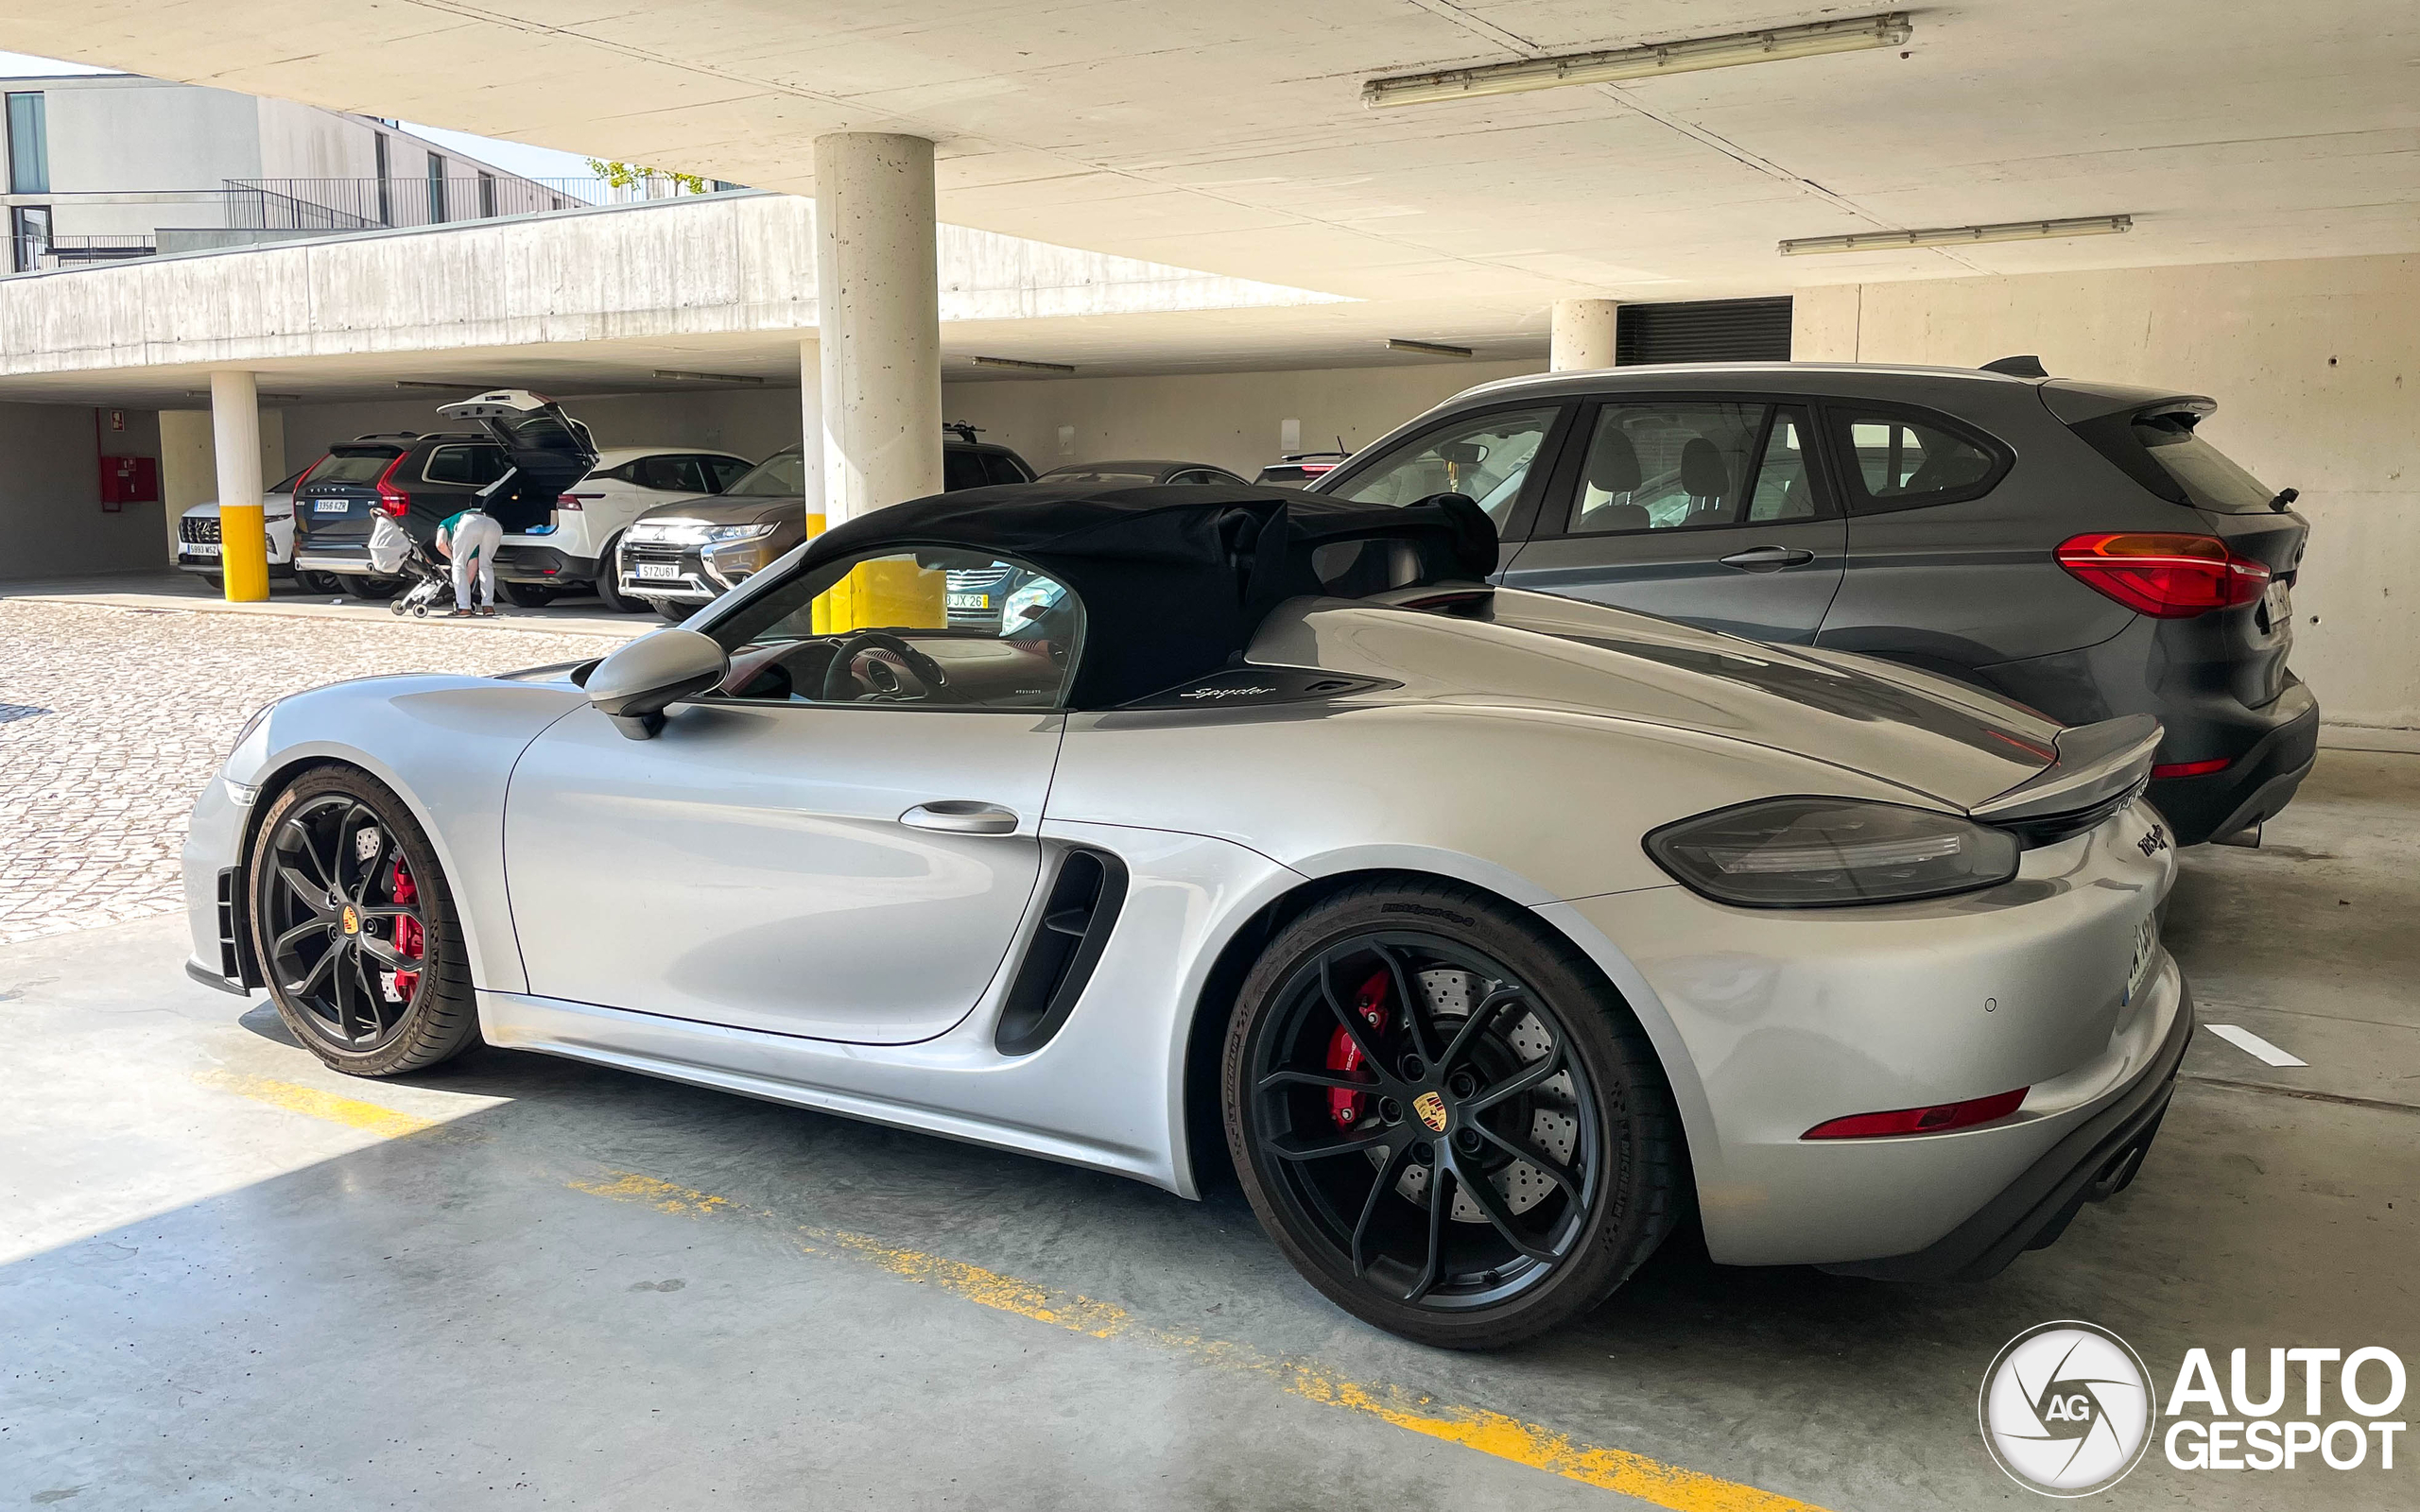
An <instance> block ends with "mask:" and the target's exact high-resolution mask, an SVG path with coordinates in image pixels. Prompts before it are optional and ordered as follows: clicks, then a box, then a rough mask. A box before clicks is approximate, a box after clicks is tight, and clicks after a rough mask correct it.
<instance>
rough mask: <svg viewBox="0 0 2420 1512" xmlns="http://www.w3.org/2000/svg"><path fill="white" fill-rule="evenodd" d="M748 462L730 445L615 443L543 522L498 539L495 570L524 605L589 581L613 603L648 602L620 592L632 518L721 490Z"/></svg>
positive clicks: (623, 606) (621, 606)
mask: <svg viewBox="0 0 2420 1512" xmlns="http://www.w3.org/2000/svg"><path fill="white" fill-rule="evenodd" d="M753 465H754V464H752V463H751V462H750V461H749V460H748V459H747V458H746V457H744V456H734V455H732V454H730V453H729V452H710V451H703V450H700V449H698V448H695V447H683V448H678V449H676V448H672V447H664V446H614V447H607V448H604V449H602V450H601V451H599V452H598V453H597V456H596V466H595V467H593V468H591V469H589V472H588V475H587V476H586V477H584V478H582V479H580V481H579V482H578V483H577V484H574V485H573V486H572V487H571V488H569V489H567V490H564V491H563V494H562V497H561V498H560V499H558V500H557V501H556V503H555V512H554V517H553V519H552V520H551V521H550V522H549V523H548V524H545V525H544V526H542V527H540V528H538V529H536V530H527V531H518V532H515V533H513V534H510V535H508V536H506V537H505V538H504V540H503V542H502V543H501V546H500V548H499V549H498V550H497V552H496V558H495V569H496V576H497V577H499V578H500V579H502V580H503V585H504V593H505V596H506V597H508V598H510V599H511V600H512V602H514V603H515V604H519V605H521V606H522V607H524V608H525V609H533V608H535V607H537V606H538V605H541V604H544V603H546V602H548V601H549V600H551V599H553V598H554V597H555V596H556V595H557V594H559V593H573V592H579V591H580V590H582V589H584V588H586V587H587V586H589V585H592V584H593V585H594V586H595V588H596V596H597V597H598V598H600V599H603V600H604V601H605V607H606V608H608V609H613V610H645V609H647V608H648V605H647V604H646V603H644V602H643V601H641V600H639V599H636V598H631V597H629V596H627V595H625V594H623V593H621V592H619V590H618V587H617V585H616V584H615V583H614V569H613V562H614V550H615V548H616V547H617V546H618V545H619V544H620V542H621V538H622V532H623V531H625V530H627V529H628V528H630V524H631V521H633V520H635V519H637V518H638V517H639V516H640V515H642V514H644V513H646V512H647V511H648V510H649V509H652V508H654V507H656V506H657V505H660V504H674V503H678V502H680V501H681V500H683V499H695V498H702V497H707V496H710V495H713V494H717V493H720V492H721V491H722V490H725V489H727V488H729V487H730V486H731V485H732V484H733V483H735V482H736V481H738V479H739V476H740V474H741V473H743V472H747V471H748V470H749V469H750V468H751V467H752V466H753Z"/></svg>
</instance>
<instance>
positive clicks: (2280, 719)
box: [2150, 682, 2319, 845]
mask: <svg viewBox="0 0 2420 1512" xmlns="http://www.w3.org/2000/svg"><path fill="white" fill-rule="evenodd" d="M2248 712H2249V713H2252V714H2254V715H2256V722H2255V723H2250V724H2246V725H2243V726H2241V727H2240V728H2238V729H2236V730H2229V731H2228V733H2229V734H2230V735H2232V736H2234V737H2235V738H2237V739H2239V740H2240V741H2241V742H2242V745H2241V747H2240V753H2239V754H2238V755H2236V757H2235V759H2234V760H2233V761H2232V762H2230V763H2229V764H2228V765H2227V766H2226V767H2225V768H2224V769H2223V770H2221V771H2216V772H2211V773H2209V774H2208V775H2206V776H2203V777H2170V778H2163V779H2159V780H2156V781H2154V782H2152V785H2151V794H2150V797H2151V800H2152V804H2153V806H2155V807H2156V808H2158V810H2159V811H2160V813H2161V814H2163V815H2165V816H2167V817H2168V821H2169V824H2170V825H2171V826H2173V827H2174V828H2175V831H2176V843H2177V844H2179V845H2199V844H2201V843H2202V842H2203V841H2204V840H2212V839H2216V838H2218V837H2219V836H2221V835H2227V834H2233V833H2236V832H2237V831H2238V830H2240V829H2243V828H2244V827H2245V826H2247V825H2250V824H2254V823H2256V822H2258V821H2259V820H2262V819H2271V818H2274V817H2276V816H2277V814H2278V812H2279V811H2280V810H2282V809H2284V808H2285V806H2286V805H2287V804H2288V803H2289V802H2290V801H2291V800H2292V799H2293V796H2294V792H2295V790H2296V789H2297V788H2299V787H2301V786H2302V782H2303V779H2304V778H2305V777H2306V776H2308V775H2309V773H2310V765H2311V762H2312V760H2313V759H2314V758H2315V757H2316V756H2317V755H2318V754H2319V700H2318V699H2317V698H2315V697H2313V696H2311V691H2310V690H2309V689H2308V688H2307V687H2305V686H2304V685H2303V684H2302V683H2300V682H2293V683H2290V684H2288V685H2287V688H2286V691H2285V692H2284V693H2281V694H2279V695H2278V696H2277V698H2276V701H2275V702H2273V703H2272V704H2270V705H2269V706H2268V707H2267V708H2265V709H2258V710H2252V711H2248Z"/></svg>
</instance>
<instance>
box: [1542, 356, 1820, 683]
mask: <svg viewBox="0 0 2420 1512" xmlns="http://www.w3.org/2000/svg"><path fill="white" fill-rule="evenodd" d="M1814 437H1815V432H1814V425H1813V421H1812V415H1811V412H1810V408H1809V406H1807V405H1805V404H1793V403H1789V402H1779V403H1776V402H1772V401H1769V400H1764V399H1755V398H1745V397H1706V398H1687V397H1673V398H1661V397H1651V396H1640V397H1636V398H1632V397H1623V398H1619V399H1610V398H1609V399H1605V400H1601V401H1599V402H1598V403H1597V404H1594V405H1593V406H1591V408H1590V409H1589V410H1588V411H1587V412H1586V413H1584V414H1583V415H1582V417H1581V420H1580V423H1579V424H1578V426H1577V427H1575V430H1574V432H1573V441H1572V443H1571V445H1570V446H1568V447H1567V448H1566V449H1565V455H1564V460H1563V462H1562V463H1561V464H1560V465H1558V466H1557V468H1556V470H1555V478H1554V482H1553V484H1552V486H1551V487H1550V488H1549V489H1548V490H1547V494H1546V496H1545V498H1544V499H1543V500H1542V501H1541V504H1540V507H1539V513H1538V523H1537V527H1536V529H1535V530H1534V531H1533V532H1532V534H1531V536H1530V540H1529V541H1527V542H1526V543H1525V544H1524V545H1522V546H1521V548H1520V550H1519V552H1518V553H1517V555H1515V556H1514V557H1513V561H1512V564H1511V565H1510V566H1509V567H1508V568H1507V569H1506V571H1505V573H1504V581H1505V582H1506V583H1507V584H1509V585H1511V586H1513V587H1515V588H1528V589H1534V590H1537V591H1538V592H1541V593H1559V594H1562V595H1564V596H1566V597H1570V598H1581V599H1587V600H1589V601H1591V602H1594V603H1599V604H1610V605H1614V606H1616V607H1617V608H1620V609H1632V610H1641V611H1644V612H1646V613H1650V614H1661V615H1664V616H1666V617H1668V618H1671V619H1676V620H1683V621H1685V622H1687V623H1689V624H1692V625H1701V626H1704V627H1707V628H1709V629H1717V630H1724V631H1728V632H1730V633H1732V634H1735V635H1744V636H1749V637H1752V638H1754V639H1755V640H1760V641H1777V642H1797V643H1805V642H1808V641H1812V640H1813V639H1814V637H1815V633H1816V631H1817V630H1818V629H1819V628H1820V627H1822V625H1823V623H1824V610H1826V609H1828V608H1829V607H1830V605H1831V602H1832V596H1833V594H1835V593H1838V592H1839V590H1840V586H1841V570H1842V566H1843V564H1844V562H1845V561H1846V558H1847V545H1848V537H1847V527H1846V525H1845V524H1844V523H1843V521H1842V519H1841V511H1840V509H1839V508H1838V507H1837V505H1836V502H1835V501H1834V499H1833V497H1832V494H1831V490H1830V489H1829V488H1828V487H1827V485H1826V480H1825V478H1824V472H1823V469H1822V468H1821V467H1820V466H1818V465H1817V462H1816V455H1815V450H1814V448H1815V439H1814Z"/></svg>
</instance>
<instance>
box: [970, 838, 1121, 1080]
mask: <svg viewBox="0 0 2420 1512" xmlns="http://www.w3.org/2000/svg"><path fill="white" fill-rule="evenodd" d="M1125 901H1126V864H1125V863H1124V862H1122V861H1120V860H1118V859H1117V858H1116V857H1115V856H1113V855H1109V854H1107V853H1105V852H1103V851H1068V852H1067V854H1066V856H1065V858H1064V859H1063V860H1062V861H1061V862H1060V863H1059V874H1058V875H1057V876H1056V877H1053V878H1052V879H1051V882H1050V894H1049V897H1048V898H1046V900H1045V901H1044V902H1043V905H1042V922H1041V924H1040V925H1039V926H1038V927H1036V928H1035V930H1034V932H1033V939H1032V941H1031V942H1030V943H1029V944H1028V945H1027V946H1026V951H1025V959H1024V960H1023V961H1021V962H1019V963H1018V965H1017V974H1016V980H1015V981H1013V982H1011V984H1010V986H1009V1001H1008V1005H1006V1006H1005V1007H1003V1008H1002V1009H1001V1010H1000V1026H999V1029H998V1030H997V1031H996V1032H995V1033H994V1036H993V1043H994V1044H995V1045H997V1046H998V1047H999V1050H1000V1054H1002V1055H1004V1056H1025V1055H1031V1054H1032V1053H1033V1052H1034V1051H1037V1050H1039V1049H1041V1048H1042V1047H1043V1046H1044V1045H1046V1044H1048V1043H1049V1042H1050V1037H1051V1036H1052V1035H1055V1034H1057V1033H1058V1032H1059V1026H1060V1025H1061V1024H1063V1023H1065V1022H1067V1015H1068V1014H1070V1013H1072V1012H1074V1011H1075V1007H1076V1000H1077V999H1078V998H1080V997H1081V996H1082V995H1083V991H1084V984H1085V982H1087V981H1089V980H1090V979H1091V977H1092V974H1093V966H1094V963H1096V962H1098V960H1099V959H1100V953H1101V951H1102V949H1103V948H1104V947H1106V946H1107V945H1108V944H1109V933H1110V931H1111V930H1112V929H1114V928H1115V927H1116V924H1117V910H1118V908H1119V906H1120V905H1121V904H1123V903H1124V902H1125Z"/></svg>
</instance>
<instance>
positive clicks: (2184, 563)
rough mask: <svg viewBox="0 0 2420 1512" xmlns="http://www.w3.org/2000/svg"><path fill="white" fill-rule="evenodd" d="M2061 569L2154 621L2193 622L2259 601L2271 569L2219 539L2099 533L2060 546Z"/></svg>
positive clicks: (2074, 539) (2079, 537)
mask: <svg viewBox="0 0 2420 1512" xmlns="http://www.w3.org/2000/svg"><path fill="white" fill-rule="evenodd" d="M2057 556H2058V559H2059V565H2060V566H2062V567H2064V568H2066V570H2067V572H2068V573H2069V574H2070V575H2071V576H2074V578H2075V579H2076V580H2077V581H2078V582H2080V583H2083V585H2084V586H2085V587H2086V588H2090V589H2093V590H2095V591H2096V592H2098V593H2104V594H2106V595H2107V596H2109V597H2111V598H2114V599H2116V600H2117V601H2118V603H2120V604H2123V605H2125V606H2126V607H2127V608H2128V609H2131V610H2135V612H2136V613H2140V614H2149V615H2151V616H2152V618H2154V619H2163V620H2182V619H2190V618H2192V617H2193V616H2194V615H2196V614H2207V613H2208V612H2209V611H2210V610H2214V609H2235V608H2238V606H2241V605H2244V604H2249V603H2251V602H2252V601H2253V600H2255V599H2256V598H2258V597H2259V596H2260V594H2261V593H2262V592H2263V591H2264V590H2266V589H2267V588H2268V586H2269V569H2268V567H2267V566H2266V565H2265V564H2263V563H2260V562H2256V561H2254V560H2253V559H2252V558H2249V557H2238V556H2237V555H2236V554H2235V553H2234V552H2232V551H2229V550H2228V549H2227V543H2226V542H2225V541H2221V540H2220V539H2219V538H2218V537H2216V536H2171V535H2164V534H2152V533H2147V532H2141V531H2122V532H2113V531H2095V532H2093V533H2091V534H2089V535H2082V536H2069V537H2068V538H2067V539H2066V540H2065V541H2061V542H2060V543H2059V549H2058V553H2057Z"/></svg>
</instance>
